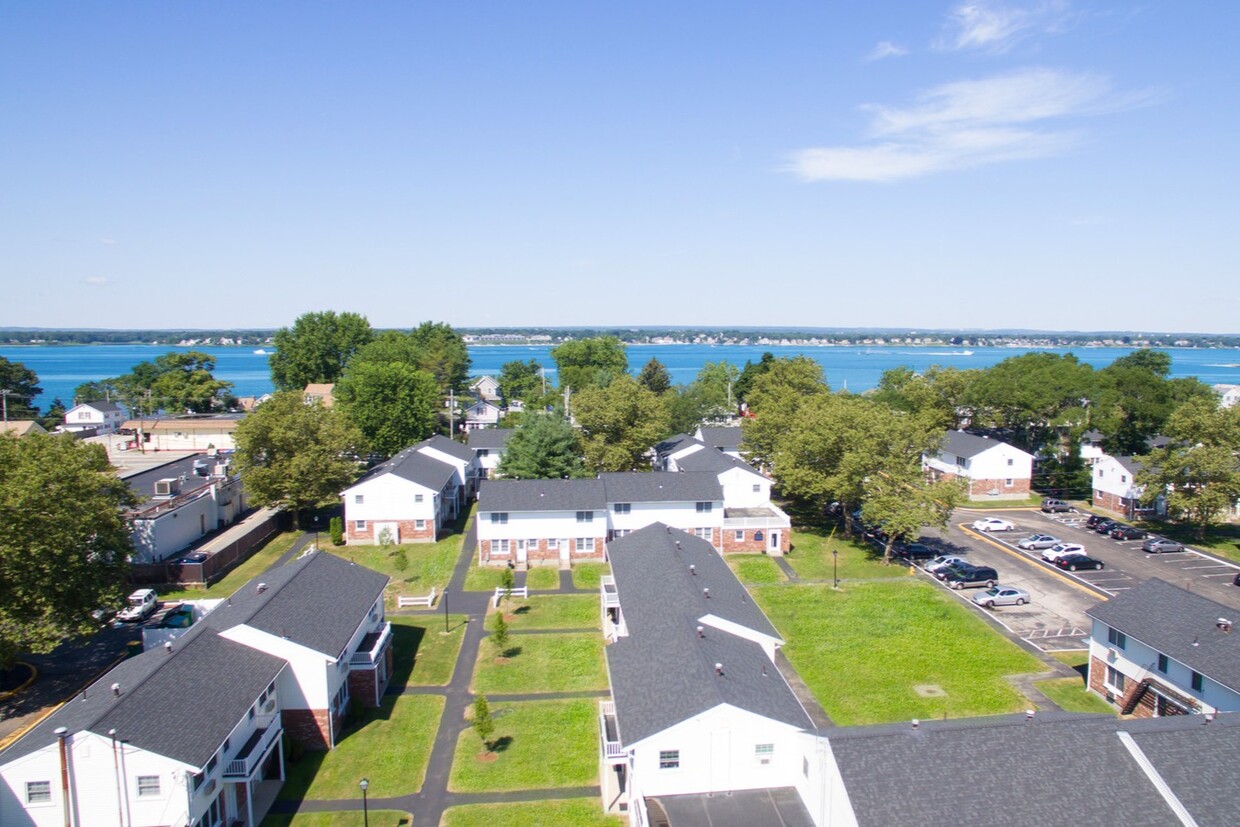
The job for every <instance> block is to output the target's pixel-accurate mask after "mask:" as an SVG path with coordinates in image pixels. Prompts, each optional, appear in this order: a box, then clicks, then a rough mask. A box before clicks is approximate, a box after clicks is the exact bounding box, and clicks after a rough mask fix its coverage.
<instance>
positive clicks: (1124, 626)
mask: <svg viewBox="0 0 1240 827" xmlns="http://www.w3.org/2000/svg"><path fill="white" fill-rule="evenodd" d="M1087 614H1088V615H1089V617H1090V619H1091V620H1092V627H1091V629H1090V637H1089V688H1090V690H1091V691H1093V692H1095V693H1097V694H1098V695H1101V696H1102V697H1103V698H1104V699H1105V700H1106V701H1107V702H1108V703H1111V704H1114V705H1115V707H1116V708H1117V709H1118V710H1119V711H1120V712H1121V713H1123V714H1125V715H1135V716H1137V717H1147V718H1148V717H1163V716H1168V715H1186V714H1200V713H1206V714H1213V713H1218V712H1237V711H1240V631H1235V630H1233V621H1234V620H1236V619H1240V618H1237V612H1236V610H1235V609H1234V608H1232V607H1229V606H1225V605H1223V604H1221V603H1218V602H1215V601H1213V600H1210V599H1209V598H1207V597H1204V596H1202V595H1200V594H1195V593H1193V592H1189V591H1186V590H1184V589H1181V588H1180V587H1178V586H1174V585H1172V584H1170V583H1167V582H1165V581H1163V580H1160V579H1157V578H1154V579H1151V580H1147V581H1145V582H1144V583H1141V584H1139V585H1137V586H1134V587H1133V588H1131V589H1127V590H1125V591H1123V592H1120V593H1119V594H1117V595H1116V596H1115V597H1113V598H1111V599H1110V600H1107V601H1105V602H1103V603H1099V604H1098V605H1096V606H1094V607H1093V608H1092V609H1089V610H1088V612H1087Z"/></svg>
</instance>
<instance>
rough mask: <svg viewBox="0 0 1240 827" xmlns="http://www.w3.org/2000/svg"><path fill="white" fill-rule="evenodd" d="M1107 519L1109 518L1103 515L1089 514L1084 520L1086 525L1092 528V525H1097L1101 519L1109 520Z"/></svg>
mask: <svg viewBox="0 0 1240 827" xmlns="http://www.w3.org/2000/svg"><path fill="white" fill-rule="evenodd" d="M1109 519H1111V518H1110V517H1103V516H1102V515H1101V514H1090V515H1089V519H1088V520H1086V521H1085V525H1086V526H1088V527H1089V528H1093V527H1094V526H1096V525H1098V523H1100V522H1102V521H1103V520H1109Z"/></svg>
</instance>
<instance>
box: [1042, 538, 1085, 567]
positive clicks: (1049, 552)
mask: <svg viewBox="0 0 1240 827" xmlns="http://www.w3.org/2000/svg"><path fill="white" fill-rule="evenodd" d="M1084 553H1085V546H1083V545H1081V544H1079V543H1059V544H1057V545H1053V546H1051V547H1050V548H1048V549H1046V550H1045V551H1043V552H1042V559H1043V560H1045V561H1046V562H1048V563H1053V562H1055V561H1056V560H1058V559H1059V558H1060V557H1066V556H1067V555H1069V554H1084Z"/></svg>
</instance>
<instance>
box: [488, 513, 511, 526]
mask: <svg viewBox="0 0 1240 827" xmlns="http://www.w3.org/2000/svg"><path fill="white" fill-rule="evenodd" d="M491 525H508V512H507V511H492V512H491Z"/></svg>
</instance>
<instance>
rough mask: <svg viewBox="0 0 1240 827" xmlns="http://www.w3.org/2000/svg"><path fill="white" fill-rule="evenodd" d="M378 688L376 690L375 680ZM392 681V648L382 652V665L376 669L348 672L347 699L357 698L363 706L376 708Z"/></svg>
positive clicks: (389, 647) (389, 646)
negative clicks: (377, 682)
mask: <svg viewBox="0 0 1240 827" xmlns="http://www.w3.org/2000/svg"><path fill="white" fill-rule="evenodd" d="M376 679H378V681H379V686H378V688H377V689H376V687H375V680H376ZM391 680H392V647H391V645H390V644H389V645H388V647H387V648H386V649H384V650H383V664H382V666H380V667H379V668H378V669H354V670H351V671H350V672H349V697H350V698H357V699H358V700H359V701H361V702H362V705H363V706H367V707H376V706H378V705H379V701H380V700H382V698H383V693H384V692H386V691H387V688H388V684H389V683H391Z"/></svg>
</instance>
